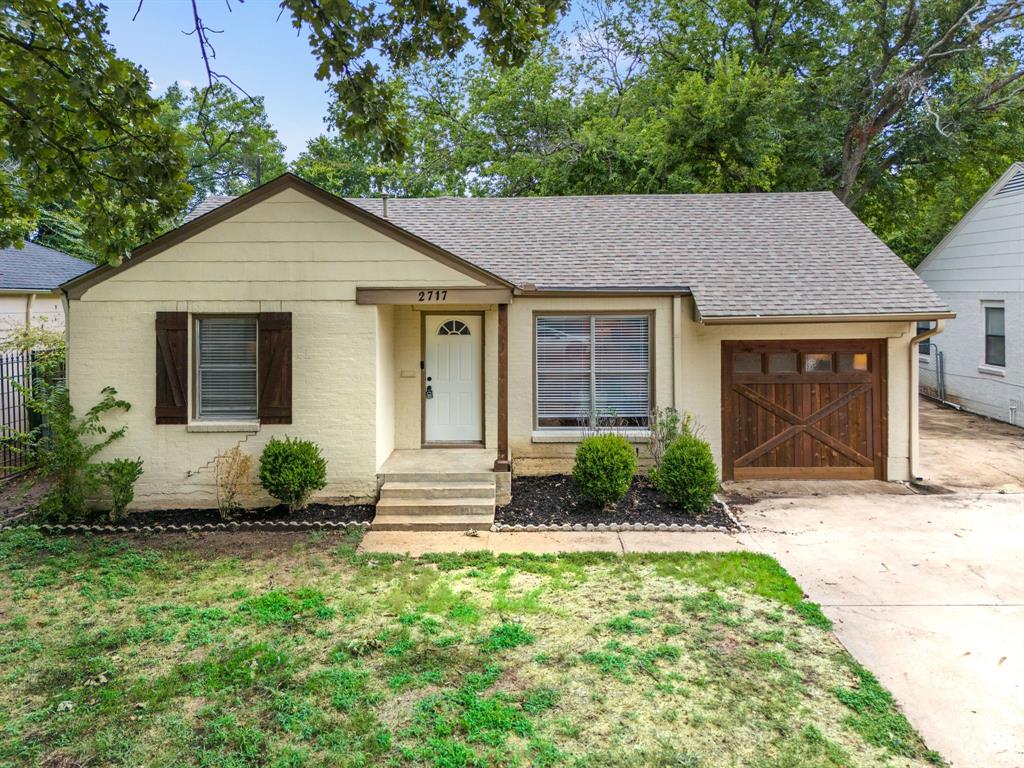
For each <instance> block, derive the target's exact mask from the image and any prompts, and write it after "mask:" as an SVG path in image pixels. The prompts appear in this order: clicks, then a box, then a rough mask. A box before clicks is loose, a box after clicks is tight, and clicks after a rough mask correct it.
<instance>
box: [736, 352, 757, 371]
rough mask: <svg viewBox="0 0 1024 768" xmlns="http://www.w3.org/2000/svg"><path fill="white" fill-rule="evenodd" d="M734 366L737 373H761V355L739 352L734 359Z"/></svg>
mask: <svg viewBox="0 0 1024 768" xmlns="http://www.w3.org/2000/svg"><path fill="white" fill-rule="evenodd" d="M732 365H733V370H734V371H736V373H760V372H761V353H760V352H737V353H736V354H735V356H734V357H733V360H732Z"/></svg>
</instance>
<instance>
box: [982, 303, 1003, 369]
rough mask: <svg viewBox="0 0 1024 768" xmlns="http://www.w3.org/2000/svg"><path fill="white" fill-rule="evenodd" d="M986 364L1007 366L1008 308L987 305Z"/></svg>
mask: <svg viewBox="0 0 1024 768" xmlns="http://www.w3.org/2000/svg"><path fill="white" fill-rule="evenodd" d="M985 365H997V366H999V367H1000V368H1004V367H1006V310H1005V309H1004V308H1003V307H985Z"/></svg>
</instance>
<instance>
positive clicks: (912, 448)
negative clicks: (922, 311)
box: [907, 320, 946, 481]
mask: <svg viewBox="0 0 1024 768" xmlns="http://www.w3.org/2000/svg"><path fill="white" fill-rule="evenodd" d="M945 325H946V321H945V320H936V321H935V327H934V328H929V329H928V330H927V331H922V332H921V333H919V334H917V336H915V337H914V338H912V339H911V340H910V350H909V356H910V370H909V371H908V374H909V376H908V377H907V378H908V379H909V381H910V390H909V393H908V394H909V402H910V407H909V412H910V431H909V433H908V434H909V437H908V439H907V473H908V474H909V475H910V479H911V481H914V480H921V479H922V478H921V477H919V476H918V474H917V462H916V461H915V458H916V454H917V444H918V420H919V419H918V416H919V415H918V412H917V396H918V393H917V389H918V373H919V368H920V363H919V362H918V360H917V355H918V352H917V349H918V347H917V345H918V344H920V343H921V342H922V341H924V340H925V339H930V338H931V337H932V336H938V335H939V334H940V333H942V331H943V328H944V327H945Z"/></svg>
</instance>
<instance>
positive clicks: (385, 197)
mask: <svg viewBox="0 0 1024 768" xmlns="http://www.w3.org/2000/svg"><path fill="white" fill-rule="evenodd" d="M380 204H381V209H382V210H383V213H384V218H385V219H386V218H387V217H388V193H387V192H382V193H381V196H380Z"/></svg>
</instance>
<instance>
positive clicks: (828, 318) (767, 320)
mask: <svg viewBox="0 0 1024 768" xmlns="http://www.w3.org/2000/svg"><path fill="white" fill-rule="evenodd" d="M953 317H956V313H955V312H908V313H904V314H888V315H886V314H865V315H750V316H738V315H733V316H729V317H707V316H706V315H701V314H700V309H699V308H698V314H697V321H698V322H700V323H701V324H703V325H762V324H773V323H864V322H872V323H874V322H905V321H910V322H916V321H918V320H948V319H950V318H953Z"/></svg>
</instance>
